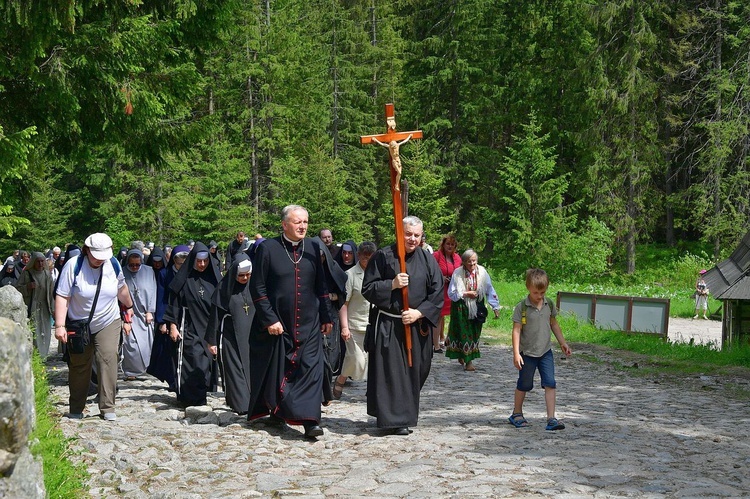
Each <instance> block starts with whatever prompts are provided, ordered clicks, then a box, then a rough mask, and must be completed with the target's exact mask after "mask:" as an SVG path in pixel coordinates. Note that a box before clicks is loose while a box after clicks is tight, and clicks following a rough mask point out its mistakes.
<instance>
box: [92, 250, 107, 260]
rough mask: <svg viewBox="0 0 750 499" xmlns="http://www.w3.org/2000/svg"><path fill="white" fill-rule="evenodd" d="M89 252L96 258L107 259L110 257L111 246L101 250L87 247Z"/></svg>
mask: <svg viewBox="0 0 750 499" xmlns="http://www.w3.org/2000/svg"><path fill="white" fill-rule="evenodd" d="M89 253H91V256H92V257H94V258H96V259H97V260H109V259H110V258H112V248H109V249H103V250H95V249H91V248H89Z"/></svg>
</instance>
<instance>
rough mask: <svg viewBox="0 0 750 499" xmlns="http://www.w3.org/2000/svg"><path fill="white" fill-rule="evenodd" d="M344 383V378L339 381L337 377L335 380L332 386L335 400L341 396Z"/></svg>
mask: <svg viewBox="0 0 750 499" xmlns="http://www.w3.org/2000/svg"><path fill="white" fill-rule="evenodd" d="M345 384H346V380H344V381H343V382H340V381H339V380H338V379H337V380H336V384H335V385H334V386H333V398H335V399H336V400H338V399H340V398H341V393H342V392H343V391H344V385H345Z"/></svg>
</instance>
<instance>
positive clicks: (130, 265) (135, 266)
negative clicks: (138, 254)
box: [128, 263, 141, 269]
mask: <svg viewBox="0 0 750 499" xmlns="http://www.w3.org/2000/svg"><path fill="white" fill-rule="evenodd" d="M128 268H129V269H139V268H141V264H140V263H129V264H128Z"/></svg>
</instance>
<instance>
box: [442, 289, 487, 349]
mask: <svg viewBox="0 0 750 499" xmlns="http://www.w3.org/2000/svg"><path fill="white" fill-rule="evenodd" d="M481 334H482V324H478V323H476V322H474V321H471V320H469V309H468V308H467V307H466V303H464V301H463V300H460V301H454V302H452V303H451V322H450V324H449V325H448V337H447V338H446V339H445V347H446V351H445V356H446V357H448V358H449V359H463V360H464V362H466V363H468V362H469V361H470V360H472V359H477V358H479V357H480V356H481V355H480V354H479V336H480V335H481Z"/></svg>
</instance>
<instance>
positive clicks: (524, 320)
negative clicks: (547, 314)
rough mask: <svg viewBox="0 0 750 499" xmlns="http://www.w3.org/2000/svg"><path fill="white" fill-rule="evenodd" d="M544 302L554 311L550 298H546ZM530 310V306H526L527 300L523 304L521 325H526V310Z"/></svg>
mask: <svg viewBox="0 0 750 499" xmlns="http://www.w3.org/2000/svg"><path fill="white" fill-rule="evenodd" d="M544 302H545V303H546V304H547V306H548V307H549V309H550V310H552V300H550V299H549V297H548V296H545V297H544ZM528 308H529V306H528V305H526V299H525V298H524V300H523V301H522V302H521V325H522V326H525V325H526V310H527V309H528Z"/></svg>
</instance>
